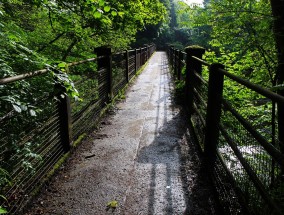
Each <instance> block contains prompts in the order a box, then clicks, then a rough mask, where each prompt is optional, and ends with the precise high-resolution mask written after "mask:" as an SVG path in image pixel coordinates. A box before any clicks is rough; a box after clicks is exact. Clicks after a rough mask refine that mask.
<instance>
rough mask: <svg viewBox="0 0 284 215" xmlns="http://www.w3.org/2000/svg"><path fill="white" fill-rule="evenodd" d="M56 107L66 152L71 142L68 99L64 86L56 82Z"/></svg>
mask: <svg viewBox="0 0 284 215" xmlns="http://www.w3.org/2000/svg"><path fill="white" fill-rule="evenodd" d="M55 89H56V91H57V109H58V112H59V123H60V138H61V143H62V145H63V149H64V151H65V152H68V151H69V150H70V148H71V143H72V120H71V107H70V99H69V97H68V95H67V94H66V88H65V87H64V86H63V85H61V84H56V85H55Z"/></svg>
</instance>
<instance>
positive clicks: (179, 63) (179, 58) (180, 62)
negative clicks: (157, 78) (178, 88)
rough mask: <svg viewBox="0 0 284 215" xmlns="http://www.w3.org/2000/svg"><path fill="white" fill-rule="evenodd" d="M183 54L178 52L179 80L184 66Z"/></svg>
mask: <svg viewBox="0 0 284 215" xmlns="http://www.w3.org/2000/svg"><path fill="white" fill-rule="evenodd" d="M182 59H183V54H182V51H181V50H179V51H178V68H177V79H178V80H181V70H182V68H181V65H182Z"/></svg>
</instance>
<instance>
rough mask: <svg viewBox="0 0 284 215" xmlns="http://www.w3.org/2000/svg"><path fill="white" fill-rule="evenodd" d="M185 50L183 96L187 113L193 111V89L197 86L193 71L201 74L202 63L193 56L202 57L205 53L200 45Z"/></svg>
mask: <svg viewBox="0 0 284 215" xmlns="http://www.w3.org/2000/svg"><path fill="white" fill-rule="evenodd" d="M185 52H186V54H187V55H186V78H185V96H186V101H185V102H186V105H187V107H188V108H189V114H190V115H191V114H192V113H193V92H194V91H193V89H194V87H197V86H198V83H197V81H196V78H195V75H194V72H196V73H198V74H200V75H201V73H202V64H201V63H200V62H198V61H196V60H195V59H193V58H192V57H193V56H196V57H198V58H202V55H203V54H204V53H205V49H204V48H201V47H195V46H190V47H187V48H186V49H185Z"/></svg>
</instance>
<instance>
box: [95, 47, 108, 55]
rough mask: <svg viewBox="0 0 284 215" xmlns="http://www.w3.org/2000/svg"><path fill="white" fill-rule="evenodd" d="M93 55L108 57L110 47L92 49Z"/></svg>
mask: <svg viewBox="0 0 284 215" xmlns="http://www.w3.org/2000/svg"><path fill="white" fill-rule="evenodd" d="M94 52H95V53H98V54H101V55H110V54H111V47H110V46H100V47H96V48H95V49H94Z"/></svg>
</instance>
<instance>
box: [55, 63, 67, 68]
mask: <svg viewBox="0 0 284 215" xmlns="http://www.w3.org/2000/svg"><path fill="white" fill-rule="evenodd" d="M65 66H66V63H65V62H61V63H59V64H58V65H57V67H59V68H65Z"/></svg>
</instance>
